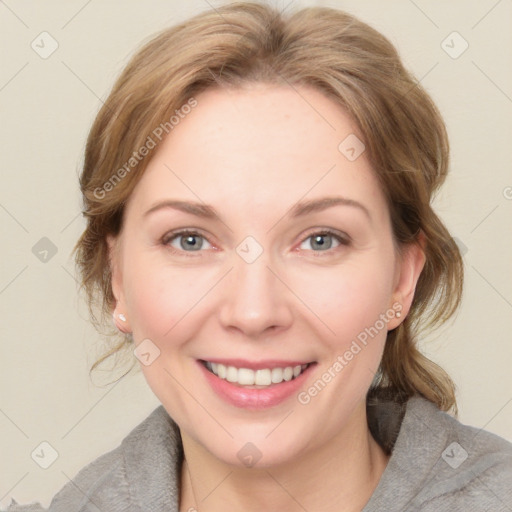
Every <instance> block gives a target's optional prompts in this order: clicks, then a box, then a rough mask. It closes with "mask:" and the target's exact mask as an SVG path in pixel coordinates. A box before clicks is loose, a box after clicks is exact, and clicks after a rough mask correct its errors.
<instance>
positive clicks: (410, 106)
mask: <svg viewBox="0 0 512 512" xmlns="http://www.w3.org/2000/svg"><path fill="white" fill-rule="evenodd" d="M252 82H264V83H269V84H280V85H282V84H289V85H290V86H300V85H307V86H313V87H315V88H316V89H317V90H319V91H320V92H322V93H323V94H325V95H326V96H328V97H329V98H330V99H332V100H333V101H335V102H337V103H338V104H339V105H341V106H342V107H343V108H344V109H345V111H346V112H347V113H348V114H349V115H350V117H351V118H352V120H353V121H354V122H355V123H356V124H357V126H358V128H359V131H360V133H361V134H362V136H363V138H364V143H365V145H366V154H367V156H368V158H369V160H370V163H371V165H372V168H373V170H374V172H375V175H376V176H377V177H378V179H379V181H380V184H381V187H382V190H383V192H384V194H385V196H386V199H387V203H388V206H389V211H390V214H391V221H392V227H393V236H394V238H395V243H396V245H397V247H398V248H400V247H401V246H403V245H404V244H408V243H416V242H417V241H418V236H419V235H420V233H423V234H424V238H425V247H424V251H425V255H426V263H425V266H424V268H423V271H422V273H421V275H420V277H419V281H418V283H417V287H416V293H415V297H414V300H413V303H412V307H411V309H410V312H409V314H408V315H407V318H405V320H404V321H403V322H402V323H401V325H400V326H399V327H397V328H396V329H394V330H393V331H390V332H389V333H388V336H387V341H386V345H385V349H384V354H383V357H382V361H381V365H380V368H379V372H378V375H377V378H376V379H375V380H374V383H373V384H372V388H371V390H370V393H369V396H370V395H372V396H373V395H375V393H376V392H378V391H379V390H380V391H383V392H386V393H388V394H391V395H392V396H393V397H404V398H408V397H411V396H413V395H421V396H423V397H425V398H427V399H428V400H430V401H431V402H433V403H435V404H436V405H437V406H438V407H439V408H440V409H441V410H446V411H447V410H449V409H454V410H455V411H456V399H455V386H454V384H453V382H452V380H451V379H450V377H449V376H448V375H447V374H446V373H445V371H444V370H442V369H441V368H440V367H439V366H438V365H437V364H435V363H434V362H432V361H431V360H429V359H428V358H427V357H425V356H424V355H423V354H422V353H421V352H420V350H419V349H418V347H417V340H418V337H419V333H420V332H422V331H423V329H427V328H434V327H438V326H439V325H441V324H442V323H443V322H445V321H446V320H447V319H448V318H449V317H451V316H452V315H453V314H454V313H455V311H456V309H457V307H458V306H459V304H460V301H461V296H462V283H463V263H462V258H461V255H460V252H459V249H458V247H457V245H456V244H455V242H454V240H453V239H452V237H451V236H450V234H449V232H448V231H447V229H446V227H445V226H444V225H443V223H442V221H441V220H440V219H439V217H438V216H437V215H436V213H435V212H434V210H433V208H432V206H431V202H432V199H433V197H434V195H435V193H436V191H437V190H438V188H439V187H440V185H441V184H442V183H443V181H444V180H445V178H446V175H447V171H448V160H449V143H448V138H447V133H446V128H445V124H444V122H443V119H442V117H441V115H440V113H439V111H438V109H437V107H436V106H435V104H434V103H433V101H432V99H431V98H430V96H429V95H428V94H427V93H426V91H425V90H424V89H423V87H422V86H421V85H420V84H419V83H418V81H417V80H415V78H414V77H413V76H412V75H411V73H409V72H408V71H407V70H406V69H405V68H404V65H403V64H402V62H401V59H400V57H399V55H398V53H397V51H396V49H395V47H394V46H393V45H392V44H391V43H390V41H389V40H388V39H387V38H386V37H384V36H383V35H382V34H381V33H379V32H378V31H377V30H375V29H373V28H372V27H370V26H369V25H367V24H365V23H363V22H362V21H360V20H358V19H357V18H356V17H354V16H352V15H350V14H347V13H345V12H343V11H340V10H335V9H329V8H321V7H311V8H305V9H302V10H299V11H297V12H294V13H291V14H289V15H286V16H285V15H283V14H281V13H280V12H279V11H278V10H276V9H275V8H273V7H270V6H267V5H264V4H260V3H254V2H239V3H231V4H229V5H225V6H223V7H221V8H218V9H216V10H215V11H208V12H204V13H201V14H199V15H197V16H195V17H193V18H190V19H189V20H187V21H185V22H183V23H181V24H178V25H176V26H173V27H171V28H168V29H166V30H164V31H162V32H161V33H159V34H157V35H156V36H155V37H154V38H153V39H152V40H150V41H149V42H148V43H146V44H145V45H144V46H143V47H142V48H141V49H140V50H139V51H138V52H137V53H136V54H135V55H134V56H133V57H132V58H131V60H130V61H129V63H128V64H127V66H126V67H125V69H124V70H123V71H122V73H121V75H120V76H119V78H118V79H117V81H116V83H115V84H114V86H113V89H112V91H111V92H110V95H109V96H108V99H107V100H106V101H105V103H104V105H103V106H102V108H101V110H100V111H99V113H98V114H97V116H96V119H95V121H94V123H93V126H92V128H91V130H90V133H89V136H88V140H87V145H86V150H85V159H84V165H83V170H82V173H81V176H80V187H81V192H82V194H83V215H84V216H85V218H86V222H87V225H86V228H85V231H84V232H83V234H82V235H81V237H80V239H79V240H78V242H77V244H76V246H75V251H76V254H75V257H76V264H77V268H78V271H79V274H80V276H81V285H82V287H83V288H84V289H85V291H86V293H87V298H88V304H89V310H90V313H91V319H92V321H93V323H94V324H95V325H96V326H97V327H98V328H100V329H101V326H105V325H107V323H106V320H107V319H108V320H109V322H108V324H110V325H111V323H110V319H111V314H112V310H113V309H114V306H115V299H114V296H113V293H112V287H111V273H110V264H109V259H108V248H107V242H106V237H107V235H109V234H113V235H117V234H118V233H119V231H120V228H121V225H122V222H123V208H124V205H125V203H126V200H127V198H128V197H129V196H130V193H131V191H132V190H133V188H134V187H135V185H136V184H137V182H138V180H139V179H140V177H141V176H142V174H143V173H144V170H145V168H146V166H147V165H148V163H149V161H150V160H151V155H149V156H147V157H145V158H143V159H140V161H137V162H135V164H136V165H133V168H132V167H129V168H128V170H129V172H128V171H127V172H124V173H122V174H123V179H119V180H118V182H116V183H115V186H113V185H114V184H112V179H113V176H114V173H116V171H117V172H118V175H119V173H121V169H122V168H123V166H124V168H125V170H126V169H127V167H126V162H132V164H133V163H134V162H133V161H131V160H130V158H133V155H134V152H136V151H137V150H138V149H139V148H142V147H143V146H144V145H145V144H146V143H147V140H148V137H149V136H150V135H151V133H152V132H153V130H154V129H155V127H158V126H168V125H165V124H164V123H168V124H169V119H170V118H171V117H172V116H173V115H174V114H175V113H176V111H177V110H179V109H180V108H181V107H182V106H183V105H185V104H187V102H190V99H191V98H193V97H194V96H195V95H197V94H199V93H200V92H201V91H203V90H205V89H207V88H209V87H219V86H222V87H242V86H243V85H244V84H248V83H252ZM170 136H172V134H171V135H170ZM107 182H110V183H111V185H112V186H110V187H109V191H108V193H101V191H102V190H103V191H105V184H106V183H107ZM98 190H99V191H100V192H98ZM98 311H99V312H100V315H101V316H100V317H99V316H97V312H98ZM111 336H112V337H111V338H110V339H111V340H112V339H114V340H115V342H116V344H115V345H114V346H112V347H110V349H109V350H108V351H107V353H105V354H104V355H103V356H102V357H101V358H100V359H99V360H98V361H96V362H95V363H94V365H93V367H92V368H91V371H92V370H93V369H94V368H96V367H97V366H98V364H100V363H101V362H103V361H104V360H106V359H107V358H109V357H110V356H112V355H114V354H116V353H118V352H120V351H122V349H123V347H127V348H129V346H130V344H131V343H132V340H131V338H130V336H126V335H120V334H114V333H111ZM132 346H133V345H132Z"/></svg>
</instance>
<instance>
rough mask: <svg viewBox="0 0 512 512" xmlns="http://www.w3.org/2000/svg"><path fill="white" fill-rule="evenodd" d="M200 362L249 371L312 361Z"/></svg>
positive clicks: (237, 360) (230, 360)
mask: <svg viewBox="0 0 512 512" xmlns="http://www.w3.org/2000/svg"><path fill="white" fill-rule="evenodd" d="M200 361H203V362H206V361H209V362H210V363H217V364H223V365H224V366H234V367H235V368H248V369H250V370H261V369H264V368H269V369H272V368H286V367H287V366H292V367H293V366H299V365H300V366H302V365H303V364H310V363H313V362H314V361H299V360H293V361H290V360H287V361H286V360H284V359H266V360H262V361H247V360H246V359H218V358H212V359H209V358H208V359H200Z"/></svg>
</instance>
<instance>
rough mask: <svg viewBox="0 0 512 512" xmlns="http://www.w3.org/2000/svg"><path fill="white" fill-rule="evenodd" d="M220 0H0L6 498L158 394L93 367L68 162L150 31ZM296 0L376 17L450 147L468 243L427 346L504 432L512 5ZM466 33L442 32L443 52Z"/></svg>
mask: <svg viewBox="0 0 512 512" xmlns="http://www.w3.org/2000/svg"><path fill="white" fill-rule="evenodd" d="M222 3H223V2H206V1H205V0H195V1H188V2H186V3H185V2H180V1H177V0H173V1H171V0H167V1H164V0H152V1H147V2H142V1H138V2H136V1H133V0H132V1H112V0H110V1H105V0H103V1H99V0H89V1H86V0H72V1H66V2H58V1H56V0H50V1H45V2H35V1H32V2H30V1H29V2H22V1H16V0H5V1H0V41H1V43H0V44H1V45H2V61H1V66H0V116H1V120H2V122H1V126H0V130H1V132H0V140H1V141H2V180H1V189H0V225H1V230H2V231H1V233H2V248H3V250H2V265H1V269H0V307H1V311H2V343H1V349H2V353H1V371H0V376H1V377H0V379H1V381H0V383H1V387H0V389H1V397H0V428H1V433H2V435H1V437H0V449H1V453H2V464H1V466H2V470H1V475H0V506H6V505H7V504H8V503H10V497H14V498H15V499H16V500H17V501H18V502H22V503H26V502H29V501H32V500H37V501H40V502H42V503H43V504H44V505H45V506H47V505H48V504H49V502H50V499H51V497H52V496H53V495H54V494H55V493H56V492H57V491H58V490H59V489H60V488H61V487H62V486H63V485H64V484H65V483H67V482H68V480H69V479H71V478H73V477H74V476H75V475H76V473H77V472H78V470H79V469H80V468H82V467H83V466H84V465H85V464H86V463H88V462H90V461H92V460H93V459H95V458H96V457H97V456H99V455H100V454H102V453H105V452H106V451H109V450H111V449H113V448H114V447H116V446H117V445H118V443H119V442H120V441H121V440H122V439H123V438H124V437H125V436H126V434H127V433H128V432H129V431H130V430H131V429H132V428H133V427H135V426H136V425H137V424H138V423H139V422H140V421H142V420H143V419H144V418H145V417H146V416H147V415H148V414H149V413H150V412H151V411H152V410H153V409H154V408H155V407H157V406H158V405H159V402H158V400H157V399H156V398H155V397H154V396H153V394H152V392H151V391H150V390H149V388H148V386H147V385H146V383H145V381H144V379H143V377H142V375H141V373H140V371H137V372H135V373H132V374H131V375H129V376H127V377H125V378H124V379H122V380H121V381H120V382H119V383H117V384H115V385H110V386H107V387H103V388H102V387H95V386H94V385H93V384H92V383H91V382H90V381H89V378H88V368H89V366H90V364H91V363H92V361H94V359H95V357H96V355H97V354H98V353H99V352H100V351H101V338H100V337H99V336H98V335H97V333H96V332H95V331H94V329H93V328H92V327H91V326H90V324H89V322H88V318H87V310H86V307H85V305H84V303H83V301H82V300H81V299H79V297H78V295H77V289H76V282H75V279H74V276H73V274H74V264H73V261H72V259H71V258H70V251H71V249H72V247H73V245H74V243H75V241H76V240H77V238H78V237H79V235H80V233H81V231H82V229H83V227H84V224H83V221H82V219H81V216H80V214H79V212H80V197H79V191H78V171H79V167H80V163H81V161H82V154H83V149H84V144H85V139H86V136H87V133H88V130H89V128H90V125H91V123H92V120H93V118H94V115H95V113H96V112H97V110H98V108H99V106H100V105H101V101H102V100H104V99H105V98H106V96H107V94H108V92H109V90H110V88H111V86H112V84H113V81H114V79H115V77H116V76H117V75H118V73H119V72H120V71H121V69H122V68H123V66H124V65H125V64H126V62H127V58H128V56H129V55H130V54H131V53H133V51H134V50H135V48H136V47H138V46H139V45H140V44H141V43H142V42H145V41H147V40H148V39H149V38H150V37H151V36H152V34H153V33H154V32H155V31H157V30H159V29H162V28H164V27H167V26H169V25H171V24H173V23H175V22H177V21H180V20H182V19H185V18H187V17H189V16H190V15H192V14H195V13H197V12H200V11H203V10H205V9H209V8H210V5H211V6H219V5H221V4H222ZM289 3H290V4H291V5H290V6H289V7H288V9H292V8H299V7H304V6H307V5H328V6H332V7H339V8H344V9H346V10H348V11H349V12H351V13H353V14H355V15H358V16H359V17H360V18H361V19H362V20H364V21H366V22H368V23H370V24H371V25H373V26H374V27H376V28H377V29H379V30H381V31H382V32H383V33H384V34H386V35H387V36H388V37H389V38H390V39H391V41H392V42H393V43H394V44H395V45H396V46H397V47H398V49H399V51H400V53H401V55H402V57H403V59H404V61H405V63H406V65H407V66H408V67H409V68H410V69H412V71H413V72H414V73H415V75H416V76H417V78H418V79H419V80H420V81H421V83H422V84H423V85H424V86H425V87H426V89H427V90H428V91H429V92H430V94H431V95H432V96H433V98H434V100H435V101H436V102H437V104H438V105H439V107H440V109H441V112H442V114H443V115H444V117H445V120H446V122H447V125H448V130H449V135H450V140H451V145H452V160H451V176H450V178H449V180H448V183H447V185H446V186H445V188H444V190H443V191H442V193H441V194H440V195H439V197H438V198H437V200H436V206H437V209H438V211H439V213H440V215H441V216H442V218H443V219H444V220H445V222H446V223H447V225H448V227H449V229H450V230H451V231H452V234H453V236H455V237H457V238H458V239H459V240H460V242H461V243H462V244H463V246H464V247H465V248H466V250H467V252H466V253H465V256H464V260H465V265H466V272H467V286H466V292H465V299H464V303H463V307H462V310H461V312H460V314H459V315H458V317H457V319H456V320H455V321H454V322H453V323H451V324H450V325H448V326H446V327H445V328H444V329H442V330H441V331H440V332H438V333H437V334H436V335H435V336H432V337H431V338H432V339H431V340H429V341H428V343H423V347H424V350H425V352H426V353H427V354H428V355H429V356H430V357H431V358H432V359H434V360H435V361H436V362H438V363H439V364H441V365H442V366H443V367H444V368H445V369H446V370H447V371H448V372H449V373H450V375H451V376H452V377H453V379H454V380H455V382H456V383H457V385H458V400H459V407H460V420H461V421H462V422H464V423H469V424H471V425H474V426H476V427H479V428H485V429H487V430H490V431H491V432H495V433H497V434H499V435H501V436H503V437H505V438H507V439H509V440H512V384H511V382H512V380H511V376H510V375H511V372H510V368H511V363H512V343H511V342H510V341H511V335H510V331H511V327H512V272H511V267H510V262H511V261H512V236H511V233H512V215H511V213H512V172H511V169H512V153H511V145H512V99H511V98H512V69H511V62H512V26H511V25H512V23H511V20H512V2H511V1H510V0H500V1H496V0H479V1H475V0H473V1H468V0H452V1H450V2H441V1H433V0H415V1H414V2H413V1H412V0H411V1H409V0H396V1H387V2H382V1H378V0H374V1H368V0H366V1H361V0H359V1H331V2H321V1H318V2H314V1H302V2H301V1H299V0H296V1H295V2H289V1H279V2H277V5H278V6H279V7H281V8H284V7H285V6H287V5H288V4H289ZM43 31H47V32H49V33H50V34H51V36H52V37H53V38H54V39H55V40H56V41H57V42H58V45H59V46H58V49H57V50H56V51H55V52H54V53H53V54H52V55H51V56H49V57H48V58H47V59H43V58H41V57H40V56H39V55H38V53H36V52H35V51H34V50H33V49H32V48H31V42H32V41H34V40H36V43H37V41H40V39H38V36H39V34H40V33H41V32H43ZM453 31H457V32H458V33H459V34H460V35H461V36H462V37H463V38H464V39H465V40H466V41H467V42H468V44H469V47H468V49H467V50H466V51H465V52H464V53H463V54H462V55H460V56H459V57H458V58H456V59H454V58H452V57H451V56H450V55H448V54H447V53H446V51H445V50H444V49H443V46H442V44H443V43H442V42H443V41H444V40H446V38H447V36H449V35H450V34H451V33H452V32H453ZM460 43H461V41H460V40H457V39H453V36H452V37H451V38H449V39H447V40H446V42H445V43H444V45H450V46H453V47H454V49H453V50H452V53H453V52H454V51H457V50H458V49H460V48H461V46H460ZM39 44H40V46H41V43H39ZM45 47H46V48H48V46H45ZM42 237H48V238H49V239H50V240H51V241H52V242H53V244H55V246H56V247H57V249H58V252H57V254H56V255H55V256H53V257H52V258H49V259H48V261H47V262H42V261H40V260H39V259H38V258H37V257H36V256H35V255H34V254H33V252H32V248H33V247H34V245H35V244H36V243H37V242H38V241H39V240H40V239H41V238H42ZM42 441H47V442H49V443H50V444H51V445H52V446H53V447H54V449H55V450H56V451H57V452H58V454H59V456H58V458H57V460H56V461H55V462H54V463H53V464H52V465H51V466H50V467H49V468H48V469H42V468H41V467H40V466H39V465H38V464H36V463H35V462H34V460H33V459H32V458H31V453H32V452H33V450H34V449H35V448H36V447H38V446H39V445H40V443H41V442H42Z"/></svg>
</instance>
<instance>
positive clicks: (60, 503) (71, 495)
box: [5, 406, 179, 512]
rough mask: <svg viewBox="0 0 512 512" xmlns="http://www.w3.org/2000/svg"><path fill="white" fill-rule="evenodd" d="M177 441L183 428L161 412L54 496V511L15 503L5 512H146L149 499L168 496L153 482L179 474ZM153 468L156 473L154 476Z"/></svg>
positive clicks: (160, 407)
mask: <svg viewBox="0 0 512 512" xmlns="http://www.w3.org/2000/svg"><path fill="white" fill-rule="evenodd" d="M176 436H177V426H176V425H175V424H174V422H173V421H172V419H171V418H170V417H169V416H168V414H167V412H166V411H165V409H164V408H163V406H159V407H158V408H157V409H155V410H154V411H153V412H152V413H151V414H150V415H149V416H148V417H147V418H146V419H145V420H144V421H143V422H142V423H140V424H139V425H137V426H136V427H135V428H134V429H133V430H132V431H131V432H130V433H129V434H128V435H127V436H126V437H125V438H124V439H123V441H122V442H121V444H120V445H119V446H118V447H117V448H115V449H114V450H111V451H110V452H107V453H105V454H103V455H101V456H100V457H98V458H97V459H95V460H94V461H92V462H91V463H89V464H88V465H86V466H85V467H84V468H82V469H81V470H80V471H79V472H78V474H77V475H76V476H75V477H74V478H73V480H72V481H70V482H68V483H67V484H66V485H65V486H64V487H63V488H62V489H61V490H60V491H59V492H58V493H57V494H56V495H55V496H54V498H53V499H52V501H51V503H50V506H49V508H48V509H44V508H43V507H42V506H41V505H40V504H38V503H33V504H30V505H20V504H17V503H16V502H15V501H14V500H13V502H12V503H11V505H10V506H9V508H8V509H7V510H6V511H5V512H46V510H48V512H70V511H71V510H72V511H74V512H75V511H76V512H89V511H90V512H92V511H95V512H96V511H97V510H98V509H99V510H110V511H112V512H113V511H116V512H121V511H128V510H130V512H131V511H133V510H144V499H145V498H146V497H147V496H148V493H149V495H151V494H152V493H156V494H158V495H160V496H162V495H163V494H164V490H163V489H162V488H161V485H162V483H163V482H162V481H161V480H160V479H159V478H156V479H154V478H153V476H154V475H155V474H158V471H159V470H160V468H161V469H163V470H164V473H165V474H166V476H167V477H168V478H170V475H171V473H174V471H173V467H172V465H173V464H175V463H176V461H175V460H173V459H172V457H173V455H177V450H178V448H179V447H178V445H177V441H178V439H177V437H176ZM178 451H179V450H178ZM163 466H165V468H164V467H163ZM148 468H151V470H152V471H153V470H155V473H153V472H151V473H150V472H148ZM165 469H167V471H165ZM168 483H169V480H168V482H167V485H168ZM155 486H156V488H155ZM138 491H142V492H140V493H139V492H138Z"/></svg>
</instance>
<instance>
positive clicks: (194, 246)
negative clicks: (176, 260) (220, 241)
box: [162, 231, 210, 252]
mask: <svg viewBox="0 0 512 512" xmlns="http://www.w3.org/2000/svg"><path fill="white" fill-rule="evenodd" d="M169 235H170V236H166V237H164V239H163V240H162V243H164V244H165V245H169V246H170V247H172V249H173V250H175V251H177V252H179V251H185V252H196V251H200V250H201V249H204V248H205V247H204V245H205V242H206V243H207V244H209V243H210V242H208V241H207V240H206V238H205V237H204V236H202V235H200V234H199V233H196V232H195V231H181V232H179V233H169ZM176 242H177V244H178V245H175V243H176Z"/></svg>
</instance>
